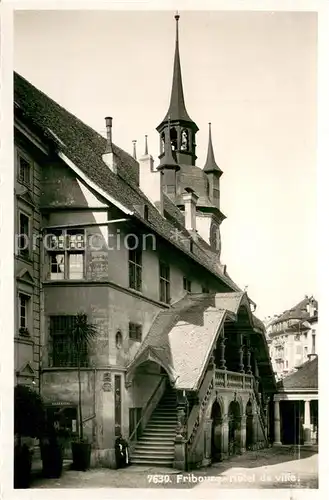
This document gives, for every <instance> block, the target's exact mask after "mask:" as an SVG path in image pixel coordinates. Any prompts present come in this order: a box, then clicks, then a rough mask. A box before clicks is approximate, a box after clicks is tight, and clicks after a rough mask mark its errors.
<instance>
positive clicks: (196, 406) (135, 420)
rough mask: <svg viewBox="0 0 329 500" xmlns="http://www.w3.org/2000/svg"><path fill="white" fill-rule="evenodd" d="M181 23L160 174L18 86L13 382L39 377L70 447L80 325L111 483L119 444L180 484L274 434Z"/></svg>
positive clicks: (262, 347)
mask: <svg viewBox="0 0 329 500" xmlns="http://www.w3.org/2000/svg"><path fill="white" fill-rule="evenodd" d="M178 19H179V18H178V16H176V23H177V33H176V46H175V57H174V73H173V82H172V93H171V100H170V105H169V110H168V113H167V114H166V115H165V118H164V119H163V121H162V122H161V123H160V125H159V126H158V127H157V131H158V133H159V141H160V156H159V162H157V163H155V162H154V160H153V157H152V156H151V154H150V153H149V152H148V145H147V142H146V144H145V154H144V155H143V156H142V158H141V159H140V160H139V161H137V160H136V159H135V158H134V157H132V156H130V155H129V154H127V153H126V152H124V151H123V150H121V149H120V148H119V147H117V146H116V145H114V144H113V143H112V126H113V124H112V119H111V118H107V119H106V128H107V137H106V139H105V138H103V137H102V136H100V135H99V134H97V133H96V132H95V131H93V130H92V129H91V128H90V127H88V126H87V125H85V124H84V123H82V122H81V121H80V120H79V119H78V118H76V117H75V116H73V115H72V114H70V113H69V112H67V111H66V110H65V109H63V108H62V107H60V106H59V105H58V104H57V103H56V102H54V101H53V100H52V99H50V98H49V97H48V96H46V95H45V94H43V93H42V92H41V91H40V90H38V89H36V88H35V87H34V86H33V85H31V84H30V83H29V82H27V81H26V80H25V79H24V78H22V77H21V76H19V75H17V74H15V95H14V99H15V144H16V146H15V147H16V151H17V165H18V167H17V168H18V169H21V170H19V172H20V173H19V177H18V181H17V186H19V189H18V187H17V188H16V200H17V213H18V214H19V213H20V210H21V211H22V213H24V214H25V215H26V217H27V219H24V218H22V220H20V219H19V217H20V216H19V215H18V221H20V222H19V223H20V224H21V225H20V227H19V229H18V232H19V233H20V234H26V232H28V234H29V235H30V239H29V244H30V245H32V247H31V249H30V247H29V254H28V255H26V256H23V257H22V255H21V253H20V255H17V266H18V267H17V271H16V272H17V274H16V279H17V300H18V304H19V314H18V315H17V317H18V321H19V322H20V323H19V325H18V326H17V337H18V339H19V343H18V344H17V345H18V346H19V349H20V350H19V351H17V352H20V353H21V354H20V356H21V358H20V359H19V362H18V364H17V367H18V371H20V372H22V371H24V370H25V371H26V370H27V369H28V370H30V371H31V374H33V376H34V377H35V379H36V380H37V379H38V377H39V376H40V381H41V391H42V394H43V396H44V398H45V399H46V400H47V401H48V403H49V406H50V407H52V408H53V411H55V412H57V413H58V419H59V420H60V425H63V426H66V427H68V428H69V429H70V430H71V431H72V432H74V431H75V430H76V425H77V412H76V405H77V400H78V384H77V369H76V353H75V352H74V350H72V349H70V348H69V345H70V343H69V334H70V333H69V332H70V326H71V325H72V322H73V321H74V317H75V315H76V314H77V313H78V312H80V311H82V312H84V313H85V314H86V315H87V316H88V320H89V321H90V322H92V323H93V324H95V325H96V326H97V331H98V335H97V339H96V341H95V342H94V345H93V347H92V348H91V349H90V350H89V351H88V352H86V357H85V361H84V367H83V371H82V383H83V388H82V389H83V390H82V395H83V420H84V425H85V429H86V434H87V436H88V438H89V439H90V440H91V442H92V447H93V463H94V464H98V465H104V466H109V467H113V466H114V461H115V460H114V441H115V438H116V436H118V435H119V434H121V433H122V434H123V436H124V437H126V438H127V439H128V440H129V442H130V447H131V451H132V460H133V462H134V463H152V464H167V465H173V466H175V467H179V468H181V467H185V465H186V464H187V463H188V464H190V466H191V465H193V464H194V465H196V466H197V465H200V464H207V463H210V461H212V460H220V459H223V458H225V457H227V456H228V455H229V454H233V453H242V452H244V451H245V450H246V448H254V447H259V446H266V444H267V443H268V440H269V439H270V436H271V435H272V434H273V432H272V428H273V419H272V418H271V411H270V410H269V408H271V401H272V395H273V393H274V392H275V380H274V374H273V371H272V367H271V362H270V357H269V351H268V346H267V342H266V338H265V329H264V326H263V324H262V323H261V322H260V321H259V320H258V319H257V318H256V317H255V316H254V314H253V312H254V310H255V304H254V303H253V302H252V301H251V300H250V298H249V297H248V296H247V294H246V293H244V292H242V291H241V290H240V289H239V287H238V286H237V285H236V284H235V283H234V281H233V280H232V279H231V278H230V276H229V275H228V273H227V271H226V266H225V265H224V264H223V263H222V262H221V258H220V254H221V251H220V250H221V240H220V225H221V223H222V221H223V220H224V219H225V216H224V215H223V213H222V212H221V208H220V177H221V175H222V171H221V169H220V168H219V167H218V165H217V163H216V161H215V157H214V151H213V145H212V137H211V129H209V148H208V155H207V160H206V164H205V166H204V168H203V169H201V168H199V167H198V166H197V165H196V133H197V131H198V127H197V125H196V123H195V122H193V120H192V119H191V118H190V117H189V115H188V113H187V110H186V107H185V103H184V94H183V85H182V76H181V66H180V58H179V44H178ZM114 127H115V124H114ZM20 158H23V159H24V161H25V163H24V162H21V160H20ZM20 162H21V163H20ZM26 164H28V165H29V167H28V170H29V175H30V176H32V172H33V182H32V181H30V182H26V178H25V177H24V175H25V174H24V172H25V170H24V169H25V166H24V165H26ZM22 165H23V166H22ZM29 179H32V177H29ZM27 220H28V221H29V223H27ZM27 227H28V230H27V229H26V228H27ZM33 234H34V235H35V237H34V238H33ZM20 247H22V248H23V245H21V246H20ZM24 248H25V247H24ZM18 252H21V250H18ZM24 252H25V250H24ZM22 297H23V299H22ZM24 297H27V298H25V299H24ZM26 304H28V308H27V306H26ZM24 307H25V309H24ZM27 311H28V312H27ZM23 345H24V356H23V354H22V352H23V351H22V348H21V346H23ZM40 346H42V349H40ZM28 349H29V350H28ZM39 356H40V358H39ZM39 360H40V363H39ZM26 367H30V368H26ZM269 403H270V406H269ZM58 408H60V410H58Z"/></svg>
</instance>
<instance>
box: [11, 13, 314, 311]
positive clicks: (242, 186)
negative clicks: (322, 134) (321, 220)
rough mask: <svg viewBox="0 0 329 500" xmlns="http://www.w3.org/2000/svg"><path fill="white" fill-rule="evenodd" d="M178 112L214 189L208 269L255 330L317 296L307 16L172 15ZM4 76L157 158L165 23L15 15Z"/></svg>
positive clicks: (167, 83)
mask: <svg viewBox="0 0 329 500" xmlns="http://www.w3.org/2000/svg"><path fill="white" fill-rule="evenodd" d="M180 15H181V18H180V55H181V66H182V75H183V85H184V93H185V104H186V108H187V111H188V113H189V115H190V117H191V118H192V119H193V120H194V121H195V122H196V123H197V125H198V127H199V129H200V130H199V132H198V134H197V138H196V142H197V156H198V160H197V165H198V166H200V167H203V166H204V163H205V157H206V150H207V140H208V122H211V123H212V137H213V145H214V151H215V156H216V160H217V163H218V164H219V166H220V167H221V169H222V170H223V172H224V174H223V176H222V177H221V210H222V211H223V213H224V214H225V215H226V216H227V219H226V220H225V221H224V222H223V223H222V227H221V234H222V255H221V261H222V263H223V264H226V265H227V271H228V273H229V274H230V276H231V277H232V278H233V279H234V281H235V282H236V283H237V284H238V285H239V286H240V287H241V288H244V287H245V286H248V294H249V296H250V297H251V298H252V300H253V301H255V302H256V304H257V310H256V314H257V315H258V316H259V317H260V318H261V319H264V317H265V316H267V315H273V314H279V313H281V312H283V311H284V310H286V309H289V308H291V307H292V306H294V305H295V304H296V303H298V302H299V301H300V300H302V299H303V298H304V296H305V295H312V294H313V295H315V296H316V294H317V290H316V243H315V240H316V233H315V231H316V141H317V137H316V122H317V109H316V100H317V16H316V14H315V13H310V12H290V13H289V12H227V11H226V12H220V11H217V12H210V11H207V12H196V11H194V12H189V11H181V12H180ZM14 30H15V31H14V68H15V70H16V71H17V72H18V73H20V74H21V75H22V76H24V77H25V78H27V79H28V80H29V81H30V82H31V83H33V84H34V85H35V86H36V87H38V88H40V89H41V90H42V91H44V92H45V93H46V94H48V95H49V96H50V97H52V98H53V99H55V100H56V101H57V102H58V103H59V104H61V105H62V106H64V107H65V108H66V109H67V110H69V111H70V112H72V113H73V114H75V115H76V116H78V117H79V118H80V119H81V120H82V121H84V122H85V123H87V124H88V125H90V126H91V127H93V128H94V129H95V130H97V131H98V132H100V133H102V134H104V133H105V121H104V117H105V116H112V117H113V141H114V142H115V143H116V144H117V145H118V146H120V147H121V148H123V149H125V150H126V151H128V152H130V153H131V152H132V141H133V140H137V141H138V142H137V154H138V155H142V154H143V141H144V135H145V134H147V135H148V137H149V152H150V153H151V154H152V155H153V157H154V158H155V161H157V159H158V154H159V150H158V149H159V139H158V134H157V132H156V130H155V128H156V126H157V125H158V124H159V123H160V122H161V121H162V119H163V118H164V116H165V114H166V112H167V109H168V105H169V98H170V91H171V80H172V68H173V57H174V41H175V21H174V12H170V11H166V12H159V11H157V12H156V11H145V12H129V11H126V12H120V11H16V13H15V19H14Z"/></svg>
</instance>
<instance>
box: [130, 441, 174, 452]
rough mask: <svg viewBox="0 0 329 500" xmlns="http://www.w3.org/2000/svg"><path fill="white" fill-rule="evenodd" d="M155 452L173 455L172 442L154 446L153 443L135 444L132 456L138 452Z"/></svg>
mask: <svg viewBox="0 0 329 500" xmlns="http://www.w3.org/2000/svg"><path fill="white" fill-rule="evenodd" d="M153 450H154V451H157V452H167V451H170V453H173V450H174V441H172V442H171V443H168V444H166V443H165V444H162V445H161V444H155V443H140V442H138V444H136V446H135V448H134V451H133V454H135V453H138V452H139V451H153Z"/></svg>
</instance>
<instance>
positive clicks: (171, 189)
mask: <svg viewBox="0 0 329 500" xmlns="http://www.w3.org/2000/svg"><path fill="white" fill-rule="evenodd" d="M169 131H170V122H169V121H168V126H167V128H166V129H165V130H164V134H165V137H164V146H163V147H164V152H163V155H162V156H161V158H160V164H159V166H158V168H157V169H158V170H160V171H161V173H162V175H163V178H162V186H163V191H164V192H165V193H166V194H167V195H168V196H169V197H170V198H171V199H173V200H174V199H175V198H176V192H177V175H176V174H177V171H178V170H180V166H179V165H178V164H177V162H176V161H175V159H174V157H173V154H172V147H171V143H170V137H169Z"/></svg>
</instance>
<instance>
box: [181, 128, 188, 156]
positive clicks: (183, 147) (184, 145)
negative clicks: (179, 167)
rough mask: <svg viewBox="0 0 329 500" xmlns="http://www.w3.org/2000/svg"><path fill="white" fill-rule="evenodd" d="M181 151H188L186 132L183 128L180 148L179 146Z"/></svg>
mask: <svg viewBox="0 0 329 500" xmlns="http://www.w3.org/2000/svg"><path fill="white" fill-rule="evenodd" d="M180 148H181V150H182V151H188V149H189V147H188V131H187V130H186V129H185V128H184V129H183V130H182V137H181V146H180Z"/></svg>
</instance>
